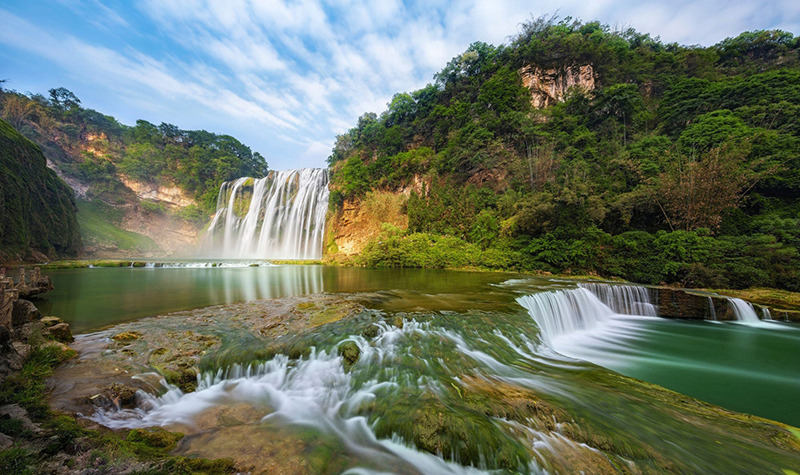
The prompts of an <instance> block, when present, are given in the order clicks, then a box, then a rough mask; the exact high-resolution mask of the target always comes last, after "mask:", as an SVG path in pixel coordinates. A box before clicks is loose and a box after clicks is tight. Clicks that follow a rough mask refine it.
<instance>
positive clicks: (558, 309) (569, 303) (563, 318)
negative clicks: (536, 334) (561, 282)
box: [517, 288, 614, 345]
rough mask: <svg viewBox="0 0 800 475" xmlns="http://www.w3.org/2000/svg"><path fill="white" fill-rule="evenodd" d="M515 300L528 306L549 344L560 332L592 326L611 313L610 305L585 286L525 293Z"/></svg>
mask: <svg viewBox="0 0 800 475" xmlns="http://www.w3.org/2000/svg"><path fill="white" fill-rule="evenodd" d="M517 302H518V303H519V304H520V305H522V306H523V307H525V308H526V309H528V312H529V313H530V315H531V317H532V318H533V320H534V321H535V322H536V325H538V326H539V330H540V331H541V337H542V341H543V342H544V343H546V344H548V345H552V342H553V339H554V338H556V337H558V336H560V335H565V334H568V333H574V332H576V331H580V330H588V329H591V328H594V327H596V326H598V325H599V324H601V323H604V322H605V321H607V320H608V319H609V318H611V316H613V315H614V311H613V310H612V309H611V308H609V307H608V306H607V305H605V304H604V303H603V302H601V301H600V299H598V298H597V297H596V296H595V295H594V294H593V293H592V292H590V291H588V290H586V289H584V288H578V289H568V290H559V291H555V292H541V293H538V294H533V295H526V296H523V297H519V298H518V299H517Z"/></svg>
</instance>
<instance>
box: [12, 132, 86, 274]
mask: <svg viewBox="0 0 800 475" xmlns="http://www.w3.org/2000/svg"><path fill="white" fill-rule="evenodd" d="M80 248H81V238H80V234H79V232H78V221H77V217H76V207H75V198H74V196H73V192H72V190H71V189H70V187H69V186H67V184H66V183H64V182H63V181H62V180H61V179H60V178H58V176H56V174H55V172H54V171H53V170H50V169H49V168H47V163H46V160H45V158H44V155H42V151H41V149H40V148H39V147H38V146H36V145H35V144H34V143H33V142H31V141H30V140H28V139H26V138H25V137H23V136H22V135H20V134H19V133H18V132H17V131H16V130H14V128H13V127H11V125H10V124H9V123H8V122H5V121H3V120H0V261H5V260H23V259H36V260H42V259H47V258H56V257H61V256H74V255H76V254H78V252H79V250H80Z"/></svg>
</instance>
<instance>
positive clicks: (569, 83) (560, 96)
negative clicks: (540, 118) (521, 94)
mask: <svg viewBox="0 0 800 475" xmlns="http://www.w3.org/2000/svg"><path fill="white" fill-rule="evenodd" d="M519 74H520V76H522V84H523V85H525V87H527V88H528V89H530V90H531V104H532V105H533V107H535V108H537V109H543V108H545V107H549V106H552V105H554V104H556V103H558V102H562V101H563V100H564V98H565V97H566V95H567V93H568V92H569V91H570V90H572V89H573V88H580V89H582V90H584V91H591V90H594V88H595V87H596V81H595V75H594V68H593V67H592V65H591V64H586V65H583V66H565V67H562V68H558V69H542V68H539V67H537V66H533V65H529V66H525V67H523V68H522V69H520V70H519Z"/></svg>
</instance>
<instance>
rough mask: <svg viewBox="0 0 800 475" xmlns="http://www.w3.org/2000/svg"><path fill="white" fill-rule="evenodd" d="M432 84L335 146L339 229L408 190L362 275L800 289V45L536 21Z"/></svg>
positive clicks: (369, 116) (768, 35)
mask: <svg viewBox="0 0 800 475" xmlns="http://www.w3.org/2000/svg"><path fill="white" fill-rule="evenodd" d="M434 79H435V82H434V83H433V84H429V85H428V86H426V87H425V88H423V89H420V90H418V91H413V92H410V93H398V94H396V95H395V96H394V97H393V99H392V101H391V102H390V103H389V104H388V107H387V109H386V110H385V111H384V112H382V113H381V114H380V115H378V114H375V113H366V114H364V115H363V116H362V117H361V118H360V119H359V120H358V123H357V124H356V125H355V126H354V127H353V128H352V129H350V130H349V131H348V132H346V133H344V134H342V135H340V136H338V137H337V141H336V145H335V147H334V149H333V151H332V154H331V156H330V158H329V162H330V164H331V167H332V169H333V172H334V173H333V177H332V183H333V192H332V197H331V203H332V213H331V214H332V216H334V217H339V218H340V217H342V216H345V215H347V214H348V213H349V215H354V214H357V212H356V211H354V210H356V209H357V208H358V207H359V203H362V202H363V201H364V199H365V197H368V196H372V195H371V194H373V193H376V192H380V193H395V194H403V195H405V196H407V199H406V200H405V201H404V203H402V204H401V205H400V206H397V207H396V210H395V211H399V212H402V213H404V214H405V216H406V217H407V222H408V225H407V228H404V227H397V226H396V225H388V226H384V230H383V233H382V234H381V235H380V236H378V237H376V238H374V239H373V240H372V241H371V242H369V243H367V244H366V245H365V246H362V247H361V248H360V249H353V248H352V247H351V248H350V251H351V253H356V254H357V256H358V257H357V258H356V262H359V263H362V264H366V265H373V266H411V267H442V266H476V267H489V268H501V269H516V270H524V271H545V272H576V273H578V272H579V273H597V274H600V275H604V276H619V277H623V278H626V279H630V280H633V281H637V282H643V283H650V284H657V283H662V282H665V283H678V284H682V285H686V286H713V287H747V286H755V285H759V286H772V287H781V288H786V289H791V290H800V287H798V286H800V259H798V251H797V248H798V246H800V198H799V197H800V38H798V37H795V36H794V35H792V34H791V33H787V32H783V31H754V32H746V33H743V34H741V35H740V36H738V37H736V38H728V39H725V40H723V41H721V42H720V43H718V44H716V45H714V46H711V47H697V46H681V45H677V44H665V43H662V42H661V41H660V40H659V39H658V38H652V37H650V36H649V35H647V34H643V33H639V32H636V31H634V30H624V31H614V30H612V29H611V28H609V27H607V26H604V25H601V24H599V23H597V22H588V23H582V22H578V21H573V20H571V19H565V20H558V19H538V20H533V21H531V22H529V23H526V24H525V25H523V26H522V29H521V31H520V33H519V34H518V35H516V37H514V38H513V40H511V41H510V43H509V44H508V45H501V46H493V45H489V44H485V43H474V44H473V45H471V46H470V47H469V49H467V51H465V52H464V53H463V54H461V55H459V56H457V57H455V58H453V60H452V61H450V62H449V63H448V64H447V65H446V66H445V67H444V68H443V69H442V70H441V71H440V72H439V73H437V74H436V75H435V77H434ZM346 210H349V211H346ZM394 222H395V223H396V222H399V221H398V219H396V218H394ZM332 226H333V228H334V229H337V230H338V229H340V228H342V227H343V225H342V223H341V222H339V220H338V219H335V220H334V222H333V223H332ZM345 227H346V226H345ZM338 235H339V236H346V235H347V232H346V231H341V232H339V234H338ZM336 241H337V234H336V233H333V235H331V238H330V242H329V247H328V248H329V249H332V250H336V249H337V248H338V247H339V246H337V245H336Z"/></svg>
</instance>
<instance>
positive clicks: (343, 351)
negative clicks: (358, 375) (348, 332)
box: [339, 341, 361, 370]
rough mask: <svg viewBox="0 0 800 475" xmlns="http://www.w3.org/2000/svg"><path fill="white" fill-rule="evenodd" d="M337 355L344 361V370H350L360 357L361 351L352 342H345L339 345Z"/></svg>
mask: <svg viewBox="0 0 800 475" xmlns="http://www.w3.org/2000/svg"><path fill="white" fill-rule="evenodd" d="M339 355H341V357H342V358H343V359H344V367H345V369H348V370H349V369H350V367H351V366H353V365H354V364H356V362H358V357H359V356H361V350H360V349H359V348H358V345H356V343H355V342H354V341H346V342H344V343H342V344H341V345H339Z"/></svg>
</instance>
